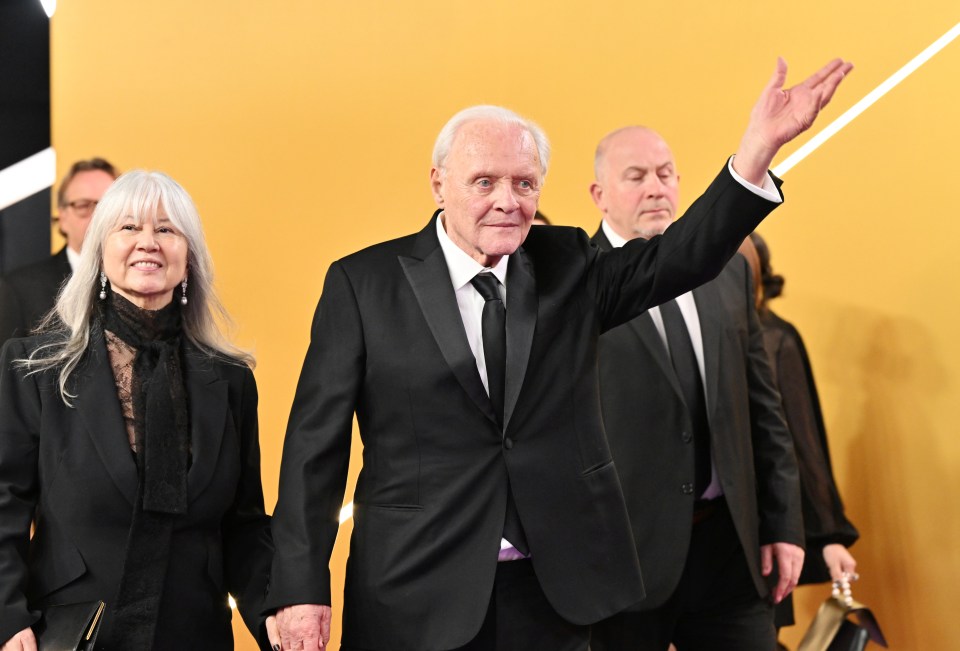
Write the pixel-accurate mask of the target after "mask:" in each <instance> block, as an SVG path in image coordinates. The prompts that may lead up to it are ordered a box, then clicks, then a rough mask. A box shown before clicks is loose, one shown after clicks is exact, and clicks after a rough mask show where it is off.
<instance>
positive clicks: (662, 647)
mask: <svg viewBox="0 0 960 651" xmlns="http://www.w3.org/2000/svg"><path fill="white" fill-rule="evenodd" d="M595 171H596V181H594V183H593V184H592V185H591V188H590V190H591V194H592V196H593V200H594V202H595V203H596V205H597V207H598V208H599V209H600V211H601V213H602V215H603V221H602V222H601V226H600V229H599V230H598V231H597V233H596V235H594V237H593V241H594V243H595V244H596V245H597V246H599V247H600V248H601V249H602V250H604V251H612V250H615V249H617V248H619V247H620V246H623V245H624V244H625V243H627V242H628V241H630V240H636V239H643V240H649V241H655V240H657V239H659V237H660V235H661V234H663V233H664V232H665V231H667V229H668V227H670V226H671V225H672V224H673V223H674V219H675V218H676V211H677V203H678V199H679V184H680V176H679V174H678V172H677V167H676V163H675V162H674V158H673V154H672V153H671V151H670V148H669V147H668V146H667V143H666V142H665V141H664V140H663V139H662V138H661V137H660V136H659V135H658V134H657V133H656V132H654V131H652V130H651V129H648V128H645V127H639V126H632V127H625V128H623V129H619V130H617V131H614V132H613V133H611V134H609V135H608V136H606V137H605V138H604V139H603V140H602V141H601V142H600V144H599V146H598V147H597V152H596V159H595ZM753 296H754V295H753V286H752V275H751V273H750V269H749V266H748V265H747V262H746V260H745V259H744V258H743V257H742V256H740V255H737V256H735V257H734V258H733V260H731V261H730V262H729V263H728V264H727V265H726V266H725V267H724V268H723V270H722V271H721V272H720V275H719V276H718V277H717V278H716V279H715V280H712V281H710V282H708V283H706V284H705V285H702V286H700V287H698V288H696V289H694V290H693V291H692V292H687V293H685V294H682V295H680V296H678V297H677V298H676V299H674V300H671V301H668V302H667V303H665V304H663V305H661V306H658V307H653V308H650V309H649V310H648V311H646V312H645V313H643V314H642V315H640V316H638V317H636V318H634V319H633V320H631V321H629V322H628V323H626V324H624V325H621V326H618V327H616V328H614V329H612V330H609V331H608V332H606V333H605V334H603V335H602V336H601V337H600V348H599V353H600V357H599V359H600V366H599V369H600V396H601V397H600V400H601V407H602V410H603V419H604V426H605V428H606V432H607V437H608V440H609V442H610V448H611V452H612V454H613V459H614V461H615V462H616V464H617V470H618V472H619V475H620V480H621V483H622V486H623V491H624V496H625V498H626V502H627V509H628V511H629V514H630V520H631V524H632V528H633V534H634V539H635V541H636V544H637V552H638V555H639V558H640V567H641V570H642V572H643V577H644V585H645V587H646V590H647V596H646V599H644V600H643V601H640V602H639V603H638V604H636V605H635V606H633V607H632V608H630V609H628V610H627V611H625V612H622V613H620V614H617V615H614V616H613V617H610V618H608V619H606V620H604V621H603V622H600V623H599V624H596V625H594V627H593V631H592V641H591V645H592V648H593V650H594V651H622V650H627V649H629V650H630V651H648V650H649V651H666V649H667V648H668V647H669V645H670V643H671V642H674V643H675V644H676V647H677V649H678V650H679V651H685V650H687V649H711V650H714V649H736V650H738V651H752V650H756V651H768V650H772V649H774V648H775V645H776V631H775V629H774V624H773V604H772V603H771V599H770V598H769V597H771V596H772V600H773V601H780V600H781V599H783V597H784V596H786V594H788V593H789V592H790V591H791V590H792V589H793V587H794V586H795V585H796V582H797V578H798V576H799V573H800V568H801V566H802V563H803V549H802V545H803V526H802V518H801V511H800V493H799V485H798V480H797V467H796V460H795V458H794V453H793V447H792V442H791V438H790V434H789V432H788V430H787V427H786V424H785V421H784V418H783V415H782V412H781V409H780V397H779V395H778V394H777V392H776V389H775V388H774V383H773V377H772V373H771V370H770V365H769V362H768V360H767V357H766V354H765V352H764V348H763V337H762V331H761V329H760V324H759V321H758V318H757V314H756V310H755V305H754V300H753ZM775 566H776V569H777V570H778V571H779V581H778V582H777V584H776V586H775V587H774V588H773V590H772V594H771V592H770V591H769V590H768V585H767V577H770V576H771V575H772V570H773V569H774V567H775Z"/></svg>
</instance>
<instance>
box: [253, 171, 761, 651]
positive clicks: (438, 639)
mask: <svg viewBox="0 0 960 651" xmlns="http://www.w3.org/2000/svg"><path fill="white" fill-rule="evenodd" d="M773 207H774V204H772V203H769V202H767V201H765V200H763V199H760V198H759V197H757V196H756V195H754V194H752V193H750V192H749V191H747V190H745V189H744V188H743V187H742V186H740V185H738V184H737V183H736V182H735V181H734V180H733V179H732V178H731V177H730V175H729V173H728V172H727V171H726V170H725V169H724V171H723V172H721V175H720V176H719V177H718V178H717V180H716V181H715V182H714V183H713V184H712V185H711V187H710V188H709V189H708V190H707V192H706V194H705V195H704V196H703V197H701V199H700V200H698V202H697V203H696V204H694V206H693V207H691V209H690V211H689V212H688V215H687V216H686V217H684V218H683V219H682V220H680V222H679V224H680V225H679V226H678V227H677V228H676V230H673V231H671V233H670V234H669V235H667V236H665V237H663V238H656V239H654V240H651V241H650V242H649V243H646V242H643V241H638V242H635V243H632V244H631V245H630V246H628V247H625V248H624V249H621V250H619V251H618V252H615V253H610V254H606V255H602V256H601V255H600V254H599V251H598V250H597V249H596V248H595V247H593V246H591V245H590V243H589V242H588V239H587V236H586V234H585V233H584V232H583V231H582V230H580V229H573V228H562V227H550V228H534V229H532V230H531V232H530V234H529V235H528V237H527V239H526V241H525V242H524V244H523V246H522V247H521V248H520V249H519V250H518V251H517V252H516V253H515V254H514V255H512V256H511V257H510V262H509V267H508V271H507V283H506V285H507V306H506V307H507V357H508V359H507V378H506V399H505V409H504V411H505V417H504V420H505V427H504V431H502V432H501V430H500V428H499V427H498V426H497V421H496V418H495V416H494V412H493V408H492V406H491V404H490V401H489V399H488V397H487V395H486V393H485V391H484V388H483V385H482V383H481V381H480V376H479V374H478V372H477V367H476V362H475V360H474V357H473V355H472V354H471V351H470V348H469V345H468V343H467V339H466V335H465V334H464V328H463V322H462V320H461V317H460V313H459V311H458V308H457V303H456V298H455V295H454V290H453V288H452V286H451V282H450V276H449V273H448V271H447V266H446V262H445V259H444V256H443V252H442V250H441V248H440V245H439V242H438V240H437V234H436V224H435V221H434V220H431V221H430V223H429V224H427V226H426V228H424V229H423V230H422V231H421V232H420V233H417V234H415V235H410V236H407V237H404V238H401V239H398V240H394V241H391V242H386V243H383V244H379V245H376V246H373V247H370V248H368V249H365V250H363V251H360V252H359V253H356V254H353V255H351V256H348V257H346V258H344V259H342V260H339V261H338V262H335V263H334V264H333V265H332V266H331V267H330V269H329V271H328V273H327V278H326V282H325V285H324V289H323V295H322V296H321V298H320V303H319V305H318V307H317V312H316V317H315V319H314V322H313V329H312V333H311V343H310V348H309V350H308V351H307V356H306V361H305V362H304V366H303V371H302V374H301V377H300V383H299V386H298V388H297V393H296V397H295V400H294V405H293V410H292V414H291V416H290V424H289V427H288V430H287V437H286V441H285V444H284V451H283V464H282V467H281V473H280V498H279V501H278V504H277V508H276V510H275V511H274V539H275V541H276V543H277V553H276V555H275V558H274V565H273V576H272V580H271V589H270V596H269V600H268V604H269V605H270V606H283V605H288V604H298V603H318V604H330V603H331V601H330V598H331V595H330V587H329V582H330V575H329V570H328V567H327V565H328V561H329V557H330V552H331V550H332V547H333V544H334V539H335V537H336V534H337V514H338V512H339V510H340V507H341V504H342V501H343V493H344V484H345V480H346V474H347V465H348V461H349V456H350V444H351V424H352V419H353V415H354V413H356V416H357V420H358V422H359V427H360V436H361V438H362V440H363V446H364V448H363V468H362V470H361V473H360V478H359V480H358V484H357V488H356V494H355V497H354V504H355V508H354V526H353V536H352V539H351V546H350V558H349V561H348V563H347V576H346V588H345V594H344V613H343V640H344V644H346V645H349V646H352V647H354V646H355V647H360V648H365V649H391V650H404V649H408V650H416V651H431V650H433V649H449V648H453V647H458V646H461V645H463V644H465V643H466V642H467V641H469V640H470V639H471V638H472V637H474V636H475V635H476V633H477V631H478V630H479V628H480V624H481V622H482V621H483V618H484V615H485V613H486V611H487V606H488V604H489V601H490V595H491V590H492V586H493V580H494V574H495V571H496V565H497V552H498V550H499V543H500V537H501V535H502V532H503V523H504V514H505V508H506V503H507V490H508V484H509V487H510V489H511V490H512V493H513V496H514V498H515V501H516V505H517V509H518V511H519V515H520V519H521V521H522V523H523V527H524V530H525V532H526V534H527V539H528V542H529V544H530V548H531V551H532V563H533V567H534V570H535V571H536V574H537V578H538V580H539V582H540V584H541V586H542V588H543V590H544V592H545V593H546V596H547V598H548V599H549V601H550V603H551V604H552V605H553V607H554V608H555V609H556V611H557V612H558V613H559V614H560V615H561V616H563V617H564V618H566V619H568V620H569V621H571V622H574V623H577V624H586V623H590V622H593V621H596V620H598V619H601V618H603V617H605V616H608V615H610V614H612V613H614V612H616V611H618V610H621V609H623V608H625V607H626V606H628V605H629V604H631V603H634V602H636V601H637V600H638V599H640V598H641V597H642V596H643V589H642V582H641V580H640V574H639V568H638V565H637V558H636V553H635V551H634V545H633V540H632V537H631V535H630V531H629V524H628V521H627V514H626V510H625V507H624V503H623V497H622V495H621V492H620V485H619V481H618V479H617V473H616V470H615V468H614V465H613V463H612V461H611V458H610V451H609V449H608V447H607V442H606V438H605V437H604V434H603V428H602V425H601V419H600V405H599V400H598V398H599V396H598V392H597V367H596V359H597V339H598V337H599V334H600V332H602V331H604V330H607V329H609V328H611V327H614V326H616V325H618V324H620V323H623V322H624V321H626V320H628V319H630V318H632V317H633V316H635V315H637V314H639V313H640V312H642V311H643V310H644V309H646V308H647V307H648V306H649V305H651V304H655V303H658V302H661V301H663V300H666V299H667V298H669V297H672V296H674V295H676V294H679V293H681V292H683V291H686V290H688V289H690V288H691V287H693V286H696V285H698V284H701V283H702V282H704V281H705V280H707V279H709V278H711V277H712V276H714V275H715V274H716V273H717V272H718V271H719V270H720V269H721V267H722V265H723V263H724V262H725V261H726V260H727V259H729V257H730V256H731V255H732V254H733V252H734V250H735V249H736V247H737V246H738V244H739V242H740V240H741V239H742V238H743V236H744V235H745V234H746V233H748V232H750V230H751V229H753V227H754V226H755V225H756V224H757V223H758V222H759V221H760V220H761V219H762V218H763V216H764V215H766V214H767V213H768V212H769V211H770V210H771V209H772V208H773ZM434 219H436V216H435V217H434Z"/></svg>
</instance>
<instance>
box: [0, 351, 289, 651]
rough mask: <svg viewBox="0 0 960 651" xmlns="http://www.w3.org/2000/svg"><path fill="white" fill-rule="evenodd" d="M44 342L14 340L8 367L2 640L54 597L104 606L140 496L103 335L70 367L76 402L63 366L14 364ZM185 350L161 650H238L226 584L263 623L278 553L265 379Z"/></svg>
mask: <svg viewBox="0 0 960 651" xmlns="http://www.w3.org/2000/svg"><path fill="white" fill-rule="evenodd" d="M40 340H41V338H39V337H31V338H27V339H14V340H11V341H9V342H7V344H6V345H5V346H4V348H3V355H2V362H0V363H2V369H0V370H2V374H0V641H6V640H7V639H8V638H9V637H10V636H12V635H13V634H15V633H16V632H17V631H20V630H21V629H23V628H25V627H27V626H30V625H31V624H33V623H34V622H36V620H37V618H38V616H39V611H40V610H41V609H42V608H43V607H44V606H47V605H53V604H62V603H75V602H80V601H87V600H91V599H103V600H104V601H106V602H108V603H107V606H108V614H109V607H110V603H109V602H110V601H111V600H112V599H113V598H114V596H115V595H116V593H117V588H118V585H119V582H120V577H121V574H122V570H123V567H122V566H123V560H124V551H125V548H126V544H127V536H128V532H129V529H130V520H131V516H132V513H133V505H134V501H135V499H136V495H137V469H136V464H135V460H134V457H133V454H132V452H131V451H130V446H129V442H128V439H127V431H126V428H125V425H124V422H123V417H122V415H121V411H120V402H119V400H118V398H117V389H116V384H115V382H114V378H113V373H112V370H111V367H110V364H109V361H108V358H107V352H106V347H105V345H104V343H103V338H102V337H98V338H97V340H96V341H94V343H92V344H91V347H90V351H89V353H88V355H87V356H86V357H85V359H84V361H83V362H82V363H81V366H80V367H79V368H78V369H77V370H76V371H75V372H74V374H73V377H72V382H73V384H72V386H73V392H74V393H75V394H76V398H75V399H74V400H73V404H74V407H73V408H71V407H67V406H66V405H65V404H64V402H63V400H62V399H61V397H60V394H59V391H58V389H57V377H56V373H55V372H43V373H39V374H34V375H29V376H25V372H24V371H23V370H22V369H14V368H13V366H12V364H11V362H12V360H14V359H16V358H23V357H26V356H27V355H28V354H29V352H30V351H31V350H33V349H34V348H35V347H36V346H37V344H38V343H39V341H40ZM184 357H185V366H184V377H185V380H186V385H187V386H186V391H187V396H188V400H189V413H190V427H191V434H190V446H191V454H192V464H191V466H190V470H189V474H188V479H187V481H188V499H189V510H188V513H187V514H186V515H185V516H183V517H182V518H181V520H180V521H179V522H177V524H176V525H175V527H174V532H173V540H172V546H171V553H170V560H169V567H168V571H167V577H166V587H165V590H164V594H163V598H162V601H161V606H160V608H161V611H160V615H159V621H158V625H157V636H156V646H155V648H157V649H200V648H202V649H233V636H232V628H231V624H230V618H231V612H230V608H229V607H228V605H227V592H228V591H229V592H230V593H231V594H233V595H234V597H236V599H237V601H238V604H239V606H240V609H241V613H242V614H243V616H244V619H245V621H246V622H247V625H248V627H250V628H251V630H253V631H255V632H259V631H260V629H261V624H262V622H261V617H260V614H259V613H260V611H261V610H262V605H263V599H264V595H265V591H266V583H267V576H268V572H269V566H270V560H271V551H272V544H271V540H270V521H269V517H268V516H267V515H265V513H264V508H263V493H262V490H261V485H260V450H259V443H258V438H257V436H258V433H257V390H256V383H255V381H254V378H253V374H252V373H251V372H250V370H249V369H248V368H247V367H245V366H238V365H236V364H232V363H228V362H226V361H221V360H214V359H211V358H209V357H206V356H202V355H200V354H199V353H198V352H197V351H196V350H195V349H192V348H189V347H188V350H187V351H186V352H185V356H184ZM31 520H32V521H34V522H35V524H36V530H35V533H34V535H33V538H32V539H30V540H29V542H28V533H29V531H30V523H31ZM110 630H111V622H110V619H109V617H107V618H106V619H105V621H104V624H103V629H102V631H101V635H100V639H98V641H97V649H101V648H102V649H111V647H110V646H109V640H110ZM101 641H102V643H103V644H101ZM261 645H262V646H263V648H269V645H268V644H267V641H266V637H265V635H262V636H261Z"/></svg>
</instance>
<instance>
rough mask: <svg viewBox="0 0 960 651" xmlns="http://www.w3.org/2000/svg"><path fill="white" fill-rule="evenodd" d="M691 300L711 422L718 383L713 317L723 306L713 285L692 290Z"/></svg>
mask: <svg viewBox="0 0 960 651" xmlns="http://www.w3.org/2000/svg"><path fill="white" fill-rule="evenodd" d="M693 300H694V302H696V304H697V316H698V317H699V319H700V338H701V340H702V341H703V368H704V372H705V373H706V375H707V377H706V379H705V381H704V386H705V387H706V391H707V417H708V418H709V419H710V420H712V419H713V415H714V413H716V410H717V387H718V386H719V382H720V359H719V356H720V330H721V326H720V324H718V323H716V321H715V318H714V315H716V314H721V313H722V309H723V306H722V305H721V304H720V296H719V294H718V293H717V287H716V285H715V284H714V283H707V284H706V285H701V286H700V287H697V288H696V289H695V290H693Z"/></svg>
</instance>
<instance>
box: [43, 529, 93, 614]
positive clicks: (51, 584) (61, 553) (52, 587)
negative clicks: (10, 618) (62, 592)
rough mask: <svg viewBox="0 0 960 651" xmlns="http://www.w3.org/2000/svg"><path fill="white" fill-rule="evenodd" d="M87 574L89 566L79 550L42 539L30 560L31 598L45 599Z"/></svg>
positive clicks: (66, 544) (64, 543)
mask: <svg viewBox="0 0 960 651" xmlns="http://www.w3.org/2000/svg"><path fill="white" fill-rule="evenodd" d="M86 572H87V564H86V563H84V562H83V557H82V556H80V552H79V551H77V548H76V547H74V546H73V545H71V544H70V543H66V542H63V543H55V544H46V541H45V540H44V539H43V538H41V540H40V541H39V544H37V546H36V547H35V549H34V553H33V558H31V560H30V571H29V575H30V579H29V580H30V596H31V599H32V600H35V599H40V598H42V597H45V596H46V595H48V594H51V593H52V592H55V591H57V590H59V589H60V588H62V587H64V586H66V585H67V584H69V583H71V582H73V581H75V580H77V579H78V578H80V577H81V576H83V575H84V574H86Z"/></svg>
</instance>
